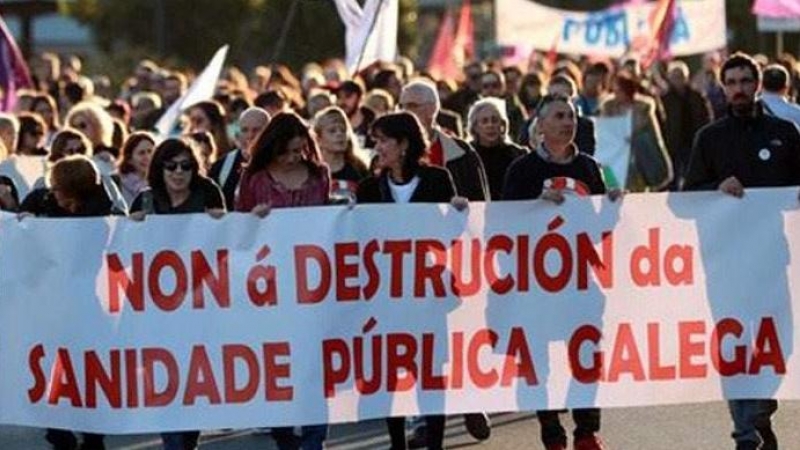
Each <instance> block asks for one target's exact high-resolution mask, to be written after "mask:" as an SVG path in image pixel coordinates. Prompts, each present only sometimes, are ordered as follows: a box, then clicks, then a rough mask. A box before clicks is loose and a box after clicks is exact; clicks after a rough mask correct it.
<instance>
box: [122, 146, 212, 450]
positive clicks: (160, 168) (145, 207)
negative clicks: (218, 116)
mask: <svg viewBox="0 0 800 450" xmlns="http://www.w3.org/2000/svg"><path fill="white" fill-rule="evenodd" d="M147 182H148V184H149V185H150V189H148V190H144V191H142V192H141V193H140V194H139V195H138V196H137V197H136V200H134V201H133V205H132V206H131V215H130V217H131V219H134V220H142V219H144V217H145V215H147V214H189V213H203V212H205V213H208V214H209V215H210V216H212V217H215V218H219V217H221V216H222V215H223V214H225V199H224V198H223V197H222V191H221V190H220V189H219V187H217V185H216V184H214V182H213V181H211V179H209V178H206V176H205V175H204V174H203V170H202V168H201V167H200V161H199V158H198V157H197V151H196V150H195V149H194V148H193V147H192V146H191V144H189V143H188V142H187V141H185V140H183V139H167V140H165V141H164V142H162V143H160V144H159V145H158V147H156V150H155V152H154V153H153V158H152V161H151V163H150V168H149V170H148V173H147ZM199 439H200V432H199V431H174V432H168V433H161V440H162V442H163V443H164V450H191V449H194V448H195V447H197V441H198V440H199Z"/></svg>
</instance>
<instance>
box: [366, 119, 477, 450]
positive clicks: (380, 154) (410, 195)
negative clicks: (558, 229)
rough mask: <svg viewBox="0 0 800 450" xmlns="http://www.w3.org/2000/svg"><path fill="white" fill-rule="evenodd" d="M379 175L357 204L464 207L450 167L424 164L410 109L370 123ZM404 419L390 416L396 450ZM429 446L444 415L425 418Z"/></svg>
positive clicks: (440, 431)
mask: <svg viewBox="0 0 800 450" xmlns="http://www.w3.org/2000/svg"><path fill="white" fill-rule="evenodd" d="M372 138H373V139H374V140H375V151H376V153H377V162H376V166H377V168H378V170H379V174H377V175H374V176H371V177H370V178H367V179H365V180H364V181H362V182H361V184H359V186H358V191H357V193H356V198H357V202H358V203H451V204H453V206H455V207H456V208H457V209H463V208H465V207H466V205H467V200H466V199H465V198H463V197H457V196H456V188H455V184H454V183H453V178H452V176H450V172H448V171H447V169H444V168H440V167H436V166H431V165H428V164H426V149H427V148H428V142H427V139H426V137H425V132H424V131H423V129H422V125H420V123H419V121H418V120H417V118H416V117H415V116H414V115H413V114H411V113H408V112H400V113H394V114H387V115H385V116H382V117H380V118H378V119H377V120H376V121H375V122H374V123H373V124H372ZM405 421H406V419H405V417H389V418H387V419H386V424H387V426H388V428H389V437H390V438H391V445H392V447H391V448H392V450H405V449H406V448H408V443H407V441H406V430H405ZM425 422H426V436H427V437H426V440H427V448H428V449H431V450H440V449H441V448H442V443H443V441H444V424H445V416H444V415H432V416H426V417H425Z"/></svg>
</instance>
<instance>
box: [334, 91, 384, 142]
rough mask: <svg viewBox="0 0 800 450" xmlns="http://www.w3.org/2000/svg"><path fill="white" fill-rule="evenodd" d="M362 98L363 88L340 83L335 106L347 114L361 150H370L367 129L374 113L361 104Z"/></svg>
mask: <svg viewBox="0 0 800 450" xmlns="http://www.w3.org/2000/svg"><path fill="white" fill-rule="evenodd" d="M363 98H364V87H363V86H362V85H361V84H359V83H357V82H355V81H352V80H350V81H345V82H344V83H342V85H341V86H339V89H338V90H337V91H336V103H337V106H338V107H339V108H342V110H343V111H344V113H345V114H347V119H348V120H349V121H350V125H351V126H352V127H353V132H354V133H355V135H356V138H358V141H359V142H358V143H359V144H360V145H361V148H371V147H372V145H371V142H370V139H369V127H370V125H372V122H373V121H374V120H375V113H374V112H372V110H371V109H369V108H367V107H366V106H364V105H362V104H361V100H362V99H363Z"/></svg>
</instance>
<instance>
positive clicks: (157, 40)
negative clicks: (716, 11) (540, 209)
mask: <svg viewBox="0 0 800 450" xmlns="http://www.w3.org/2000/svg"><path fill="white" fill-rule="evenodd" d="M360 1H361V0H360ZM491 1H492V0H473V3H483V2H491ZM537 1H539V2H540V3H543V4H546V5H548V6H553V7H559V8H567V9H574V10H591V9H598V8H604V7H607V6H609V5H611V4H613V3H615V2H617V1H618V0H592V1H586V0H537ZM362 3H363V1H362ZM751 3H752V1H751V0H727V1H726V6H727V16H728V17H727V21H728V29H729V41H730V48H731V49H742V50H745V51H749V52H765V53H774V52H775V44H774V40H775V39H774V34H764V33H758V31H757V29H756V20H755V17H754V16H753V15H752V14H751V13H750V8H751V6H752V5H751ZM451 4H452V5H457V4H459V0H452V1H451ZM61 6H62V8H63V9H64V10H65V12H67V13H68V14H70V15H72V16H74V17H76V18H77V19H78V20H80V21H81V22H83V23H85V24H87V25H89V26H90V28H91V29H92V30H93V31H94V34H95V37H96V38H97V43H98V46H99V47H100V50H101V51H102V52H103V53H104V55H105V57H104V58H102V59H100V60H99V62H100V64H99V65H98V64H95V65H98V66H99V67H95V69H98V71H99V72H104V73H108V74H110V75H111V76H112V78H114V75H115V71H121V72H122V71H124V72H127V71H128V70H129V69H130V67H131V66H132V64H135V62H136V61H138V60H139V59H141V58H143V57H149V58H154V59H158V60H160V61H164V62H167V63H168V64H170V65H172V66H176V67H194V68H198V67H202V66H203V65H204V64H205V63H206V62H207V61H208V59H209V58H210V56H211V55H212V54H213V52H214V51H215V50H216V49H217V48H219V47H220V46H221V45H223V44H226V43H228V44H230V45H231V53H230V55H229V59H228V61H229V62H230V63H231V64H236V65H239V66H242V67H246V68H247V67H253V66H255V65H257V64H265V63H273V62H281V63H285V64H287V65H289V67H291V68H292V69H295V70H297V69H299V68H300V67H302V65H303V64H304V63H306V62H309V61H321V60H325V59H327V58H331V57H337V56H343V55H344V26H343V25H342V23H341V21H340V20H339V16H338V14H337V12H336V8H335V6H334V4H333V0H225V1H220V0H126V1H124V2H121V1H106V0H76V1H74V2H64V3H62V4H61ZM418 7H419V6H418V2H417V0H400V27H399V36H398V45H399V48H400V52H401V53H402V54H404V55H409V56H411V57H412V59H417V60H421V61H424V60H425V59H426V57H427V55H419V54H418V49H419V48H420V46H419V39H420V36H419V27H418V26H417V25H418V24H417V18H418ZM488 34H489V35H491V33H488ZM484 48H486V47H485V46H484ZM785 48H786V49H787V51H790V52H793V53H798V52H799V51H800V34H798V33H794V34H787V35H786V39H785ZM484 56H486V55H484ZM420 57H422V58H421V59H420ZM90 64H91V61H90Z"/></svg>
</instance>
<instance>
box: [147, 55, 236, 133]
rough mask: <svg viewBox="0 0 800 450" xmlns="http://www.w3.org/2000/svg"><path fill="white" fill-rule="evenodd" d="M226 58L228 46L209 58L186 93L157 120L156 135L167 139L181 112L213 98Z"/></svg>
mask: <svg viewBox="0 0 800 450" xmlns="http://www.w3.org/2000/svg"><path fill="white" fill-rule="evenodd" d="M227 56H228V46H227V45H224V46H222V47H221V48H220V49H219V50H217V52H216V53H215V54H214V57H213V58H211V61H209V63H208V65H207V66H206V68H205V69H203V72H202V73H201V74H200V76H198V77H197V78H196V79H195V80H194V82H193V83H192V85H191V86H189V89H188V90H187V91H186V93H184V94H183V96H181V98H179V99H177V100H175V102H173V103H172V105H170V107H169V109H167V111H166V112H165V113H164V115H162V116H161V118H160V119H158V122H157V123H156V130H158V134H159V135H161V136H162V137H164V138H167V137H169V136H170V134H171V133H172V128H173V127H174V126H175V121H176V120H178V117H179V116H180V114H181V112H183V110H185V109H186V108H188V107H190V106H192V105H194V104H195V103H197V102H201V101H203V100H209V99H211V98H212V97H213V96H214V91H215V89H216V88H217V80H218V79H219V75H220V73H222V66H223V65H225V58H226V57H227Z"/></svg>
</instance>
